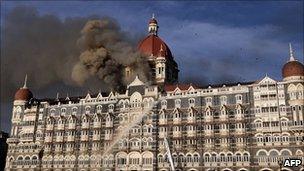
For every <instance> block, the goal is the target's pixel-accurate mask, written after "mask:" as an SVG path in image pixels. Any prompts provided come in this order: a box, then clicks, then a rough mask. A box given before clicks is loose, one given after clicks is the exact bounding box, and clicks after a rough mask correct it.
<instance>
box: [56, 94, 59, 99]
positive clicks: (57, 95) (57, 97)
mask: <svg viewBox="0 0 304 171" xmlns="http://www.w3.org/2000/svg"><path fill="white" fill-rule="evenodd" d="M56 100H59V92H57V94H56Z"/></svg>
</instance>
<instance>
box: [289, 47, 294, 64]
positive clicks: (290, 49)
mask: <svg viewBox="0 0 304 171" xmlns="http://www.w3.org/2000/svg"><path fill="white" fill-rule="evenodd" d="M294 60H295V58H294V56H293V49H292V46H291V43H289V61H294Z"/></svg>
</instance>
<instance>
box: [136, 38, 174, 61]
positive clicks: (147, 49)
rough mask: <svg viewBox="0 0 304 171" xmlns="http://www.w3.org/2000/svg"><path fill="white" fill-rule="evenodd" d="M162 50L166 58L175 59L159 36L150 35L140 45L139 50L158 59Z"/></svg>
mask: <svg viewBox="0 0 304 171" xmlns="http://www.w3.org/2000/svg"><path fill="white" fill-rule="evenodd" d="M161 48H162V54H163V55H164V57H166V58H173V57H172V54H171V51H170V49H169V47H168V46H167V44H166V43H165V42H164V41H162V40H161V39H160V38H159V37H158V36H157V35H153V34H151V35H149V36H147V37H146V38H145V39H144V40H142V41H141V42H140V43H139V45H138V50H139V51H140V52H141V53H143V54H145V55H149V56H150V55H153V56H154V57H157V56H158V55H159V52H160V50H161Z"/></svg>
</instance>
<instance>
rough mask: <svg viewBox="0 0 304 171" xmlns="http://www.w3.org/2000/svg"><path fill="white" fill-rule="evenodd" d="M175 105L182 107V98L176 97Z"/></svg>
mask: <svg viewBox="0 0 304 171" xmlns="http://www.w3.org/2000/svg"><path fill="white" fill-rule="evenodd" d="M175 107H176V108H180V107H181V100H180V99H176V100H175Z"/></svg>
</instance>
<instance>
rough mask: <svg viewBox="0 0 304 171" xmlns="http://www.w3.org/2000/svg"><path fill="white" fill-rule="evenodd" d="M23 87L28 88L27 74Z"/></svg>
mask: <svg viewBox="0 0 304 171" xmlns="http://www.w3.org/2000/svg"><path fill="white" fill-rule="evenodd" d="M22 88H27V74H26V75H25V78H24V84H23V87H22Z"/></svg>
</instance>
